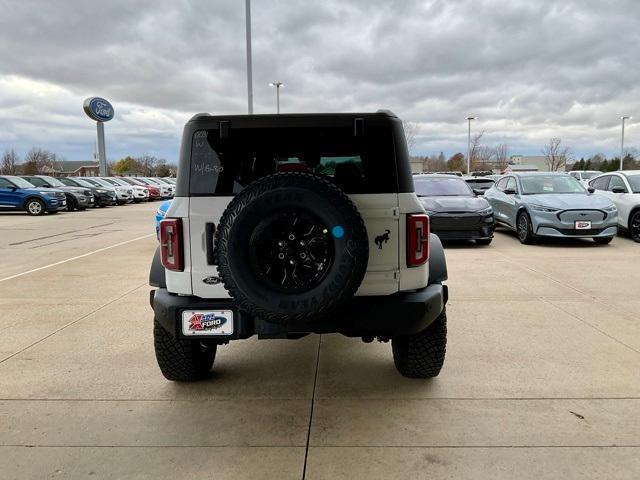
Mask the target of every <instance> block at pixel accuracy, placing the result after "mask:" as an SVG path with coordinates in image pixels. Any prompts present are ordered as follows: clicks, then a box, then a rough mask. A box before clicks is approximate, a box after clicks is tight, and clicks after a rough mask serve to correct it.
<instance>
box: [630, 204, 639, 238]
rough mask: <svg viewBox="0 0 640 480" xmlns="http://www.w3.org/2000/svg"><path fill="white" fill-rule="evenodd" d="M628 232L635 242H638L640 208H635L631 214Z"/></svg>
mask: <svg viewBox="0 0 640 480" xmlns="http://www.w3.org/2000/svg"><path fill="white" fill-rule="evenodd" d="M629 233H630V234H631V238H632V239H633V240H634V241H635V242H638V243H640V210H636V211H635V212H633V213H632V214H631V219H630V220H629Z"/></svg>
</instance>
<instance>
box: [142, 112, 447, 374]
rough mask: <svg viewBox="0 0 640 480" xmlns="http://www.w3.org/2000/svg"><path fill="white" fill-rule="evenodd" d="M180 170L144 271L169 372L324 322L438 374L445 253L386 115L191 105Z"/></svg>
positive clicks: (395, 122)
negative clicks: (241, 343) (222, 112)
mask: <svg viewBox="0 0 640 480" xmlns="http://www.w3.org/2000/svg"><path fill="white" fill-rule="evenodd" d="M178 172H179V173H178V177H177V185H176V192H175V199H174V200H173V202H172V204H171V206H170V207H169V210H168V211H167V215H166V218H165V219H164V220H162V221H161V223H160V246H159V247H158V250H157V252H156V255H155V258H154V260H153V263H152V266H151V273H150V284H151V285H152V286H153V287H155V289H154V290H153V291H152V292H151V306H152V308H153V310H154V343H155V351H156V357H157V360H158V364H159V366H160V370H161V371H162V373H163V374H164V376H165V377H166V378H167V379H169V380H175V381H192V380H199V379H202V378H205V377H207V376H208V375H209V372H210V370H211V367H212V364H213V361H214V358H215V355H216V350H217V347H218V346H219V345H224V344H227V343H228V342H229V341H236V340H242V339H246V338H249V337H251V336H254V335H257V336H258V338H264V339H273V338H290V339H296V338H300V337H303V336H305V335H308V334H312V333H317V334H320V333H336V332H337V333H341V334H344V335H347V336H350V337H360V338H362V339H363V340H364V341H365V342H371V341H372V340H374V339H378V340H381V341H384V342H387V341H391V344H392V350H393V358H394V362H395V365H396V367H397V369H398V371H399V372H400V373H401V374H402V375H405V376H407V377H418V378H427V377H433V376H436V375H438V373H439V372H440V369H441V368H442V364H443V362H444V357H445V348H446V332H447V329H446V313H445V304H446V302H447V287H446V286H445V285H443V283H442V282H443V281H444V280H446V278H447V269H446V262H445V257H444V252H443V249H442V245H441V244H440V241H439V240H438V238H437V237H436V236H435V235H432V234H430V233H429V217H428V216H427V215H426V214H425V211H424V209H423V207H422V205H421V203H420V202H419V200H418V198H417V196H416V194H415V192H414V186H413V180H412V176H411V171H410V168H409V161H408V153H407V146H406V142H405V137H404V132H403V129H402V122H401V121H400V119H398V118H397V117H396V116H395V115H394V114H393V113H391V112H389V111H378V112H377V113H364V114H291V115H243V116H211V115H208V114H198V115H196V116H194V117H193V118H192V119H191V120H190V121H189V122H188V123H187V124H186V126H185V129H184V135H183V140H182V147H181V154H180V163H179V168H178Z"/></svg>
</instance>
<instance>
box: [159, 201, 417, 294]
mask: <svg viewBox="0 0 640 480" xmlns="http://www.w3.org/2000/svg"><path fill="white" fill-rule="evenodd" d="M231 198H232V197H191V198H182V197H177V198H175V199H174V200H173V202H172V204H171V207H170V208H169V210H168V212H167V218H170V217H173V218H182V219H183V240H184V255H185V268H184V271H183V272H171V271H167V272H166V273H167V274H166V279H167V288H168V290H169V291H171V292H173V293H178V294H184V295H195V296H197V297H200V298H219V299H224V298H229V294H228V292H227V291H226V290H225V288H224V287H223V286H222V284H215V285H210V284H207V283H204V282H203V280H204V279H205V278H208V277H217V276H218V271H217V268H216V267H215V266H213V265H207V259H206V247H205V224H206V223H207V222H213V223H214V224H215V225H218V223H219V222H220V217H221V215H222V213H223V212H224V210H225V208H227V205H228V204H229V202H230V201H231ZM350 198H351V200H352V201H353V203H354V204H355V205H356V207H357V208H358V211H359V212H360V214H361V215H362V218H363V219H364V221H365V226H366V228H367V233H368V236H369V261H368V264H367V272H366V274H365V277H364V280H363V281H362V284H361V285H360V288H359V289H358V291H357V293H356V295H357V296H372V295H390V294H392V293H395V292H397V291H399V290H415V289H418V288H423V287H425V286H426V285H427V283H428V271H429V268H428V264H425V265H423V266H421V267H414V268H407V266H406V254H407V252H406V243H407V239H406V228H405V226H406V215H407V214H408V213H422V212H424V209H423V207H422V205H421V204H420V202H419V201H418V198H417V197H416V195H415V194H413V193H403V194H396V193H388V194H361V195H350ZM387 230H388V231H389V232H388V239H387V240H386V241H383V243H382V248H379V245H378V244H376V238H377V237H380V236H382V237H384V238H386V236H385V233H386V231H387Z"/></svg>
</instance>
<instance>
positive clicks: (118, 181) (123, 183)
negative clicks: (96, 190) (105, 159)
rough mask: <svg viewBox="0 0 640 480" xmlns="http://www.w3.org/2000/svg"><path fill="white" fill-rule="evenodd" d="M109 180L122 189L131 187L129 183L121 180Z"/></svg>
mask: <svg viewBox="0 0 640 480" xmlns="http://www.w3.org/2000/svg"><path fill="white" fill-rule="evenodd" d="M107 180H109V181H111V182H113V183H115V184H116V185H120V186H121V187H129V186H130V185H129V184H128V183H127V182H125V181H123V180H120V179H119V178H108V179H107Z"/></svg>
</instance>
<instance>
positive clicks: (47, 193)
mask: <svg viewBox="0 0 640 480" xmlns="http://www.w3.org/2000/svg"><path fill="white" fill-rule="evenodd" d="M38 193H39V194H40V195H43V196H45V197H55V195H54V194H53V192H38Z"/></svg>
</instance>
